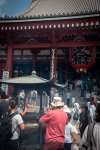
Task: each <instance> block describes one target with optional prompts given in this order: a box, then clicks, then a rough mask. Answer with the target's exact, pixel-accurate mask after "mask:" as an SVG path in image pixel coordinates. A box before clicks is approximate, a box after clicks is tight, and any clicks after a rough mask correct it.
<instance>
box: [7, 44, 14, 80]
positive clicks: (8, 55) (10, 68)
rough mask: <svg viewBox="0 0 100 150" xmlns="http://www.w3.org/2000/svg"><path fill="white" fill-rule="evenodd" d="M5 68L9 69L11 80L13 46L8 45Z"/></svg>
mask: <svg viewBox="0 0 100 150" xmlns="http://www.w3.org/2000/svg"><path fill="white" fill-rule="evenodd" d="M7 68H8V69H9V78H12V69H13V44H8V53H7Z"/></svg>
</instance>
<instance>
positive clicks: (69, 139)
mask: <svg viewBox="0 0 100 150" xmlns="http://www.w3.org/2000/svg"><path fill="white" fill-rule="evenodd" d="M71 132H75V129H74V127H73V126H72V125H71V124H70V123H68V124H67V125H66V126H65V143H72V136H71Z"/></svg>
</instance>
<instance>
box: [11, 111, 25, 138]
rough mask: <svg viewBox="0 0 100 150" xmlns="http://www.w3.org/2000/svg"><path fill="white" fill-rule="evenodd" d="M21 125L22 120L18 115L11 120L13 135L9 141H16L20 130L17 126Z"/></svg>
mask: <svg viewBox="0 0 100 150" xmlns="http://www.w3.org/2000/svg"><path fill="white" fill-rule="evenodd" d="M22 123H23V119H22V117H21V115H20V114H16V115H15V116H14V117H13V118H12V133H13V132H14V131H15V132H14V133H13V137H12V138H11V140H15V139H18V137H19V135H20V129H19V127H18V126H19V125H20V124H22Z"/></svg>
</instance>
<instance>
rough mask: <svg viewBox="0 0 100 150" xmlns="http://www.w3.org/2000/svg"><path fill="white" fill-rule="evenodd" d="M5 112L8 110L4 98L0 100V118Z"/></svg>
mask: <svg viewBox="0 0 100 150" xmlns="http://www.w3.org/2000/svg"><path fill="white" fill-rule="evenodd" d="M7 112H8V103H7V102H6V101H5V100H3V101H2V102H0V118H1V117H2V115H4V114H6V113H7Z"/></svg>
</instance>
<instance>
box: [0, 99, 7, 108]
mask: <svg viewBox="0 0 100 150" xmlns="http://www.w3.org/2000/svg"><path fill="white" fill-rule="evenodd" d="M5 105H6V106H8V103H7V102H6V101H5V100H3V101H2V102H0V106H1V107H3V106H5Z"/></svg>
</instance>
